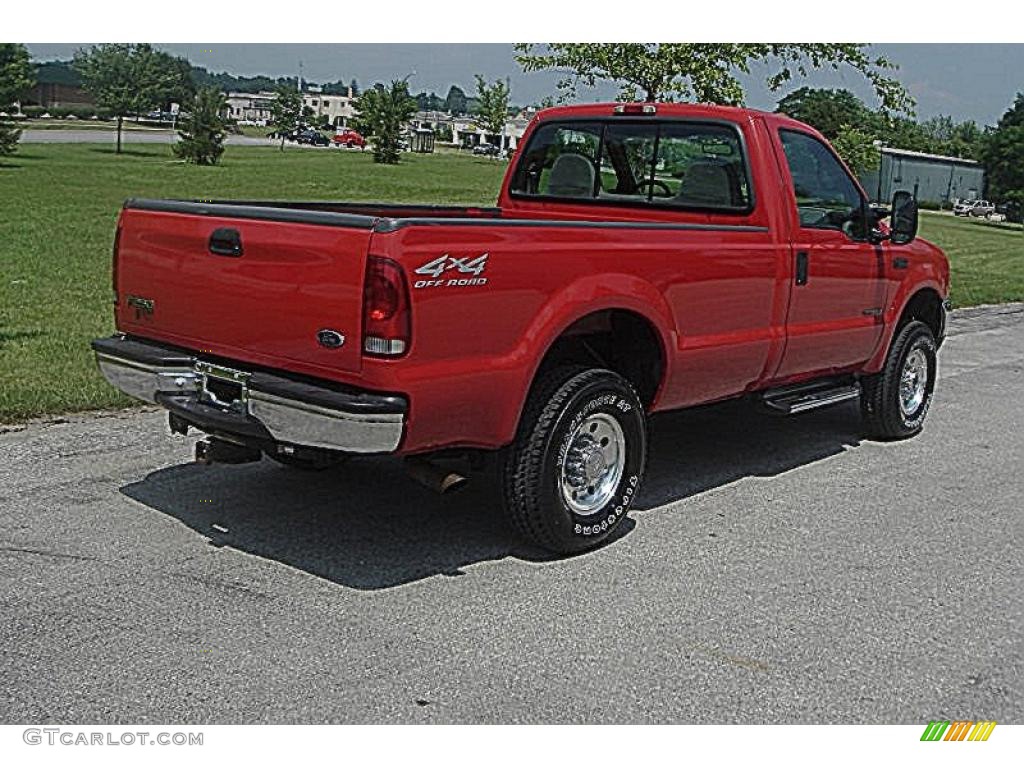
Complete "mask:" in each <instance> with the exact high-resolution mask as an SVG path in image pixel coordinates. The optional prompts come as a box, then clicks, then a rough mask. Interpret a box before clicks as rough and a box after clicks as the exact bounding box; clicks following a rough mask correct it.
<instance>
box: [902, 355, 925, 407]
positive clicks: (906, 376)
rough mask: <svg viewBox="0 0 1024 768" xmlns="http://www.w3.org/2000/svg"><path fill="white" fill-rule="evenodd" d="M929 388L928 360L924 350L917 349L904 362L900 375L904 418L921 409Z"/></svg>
mask: <svg viewBox="0 0 1024 768" xmlns="http://www.w3.org/2000/svg"><path fill="white" fill-rule="evenodd" d="M927 387H928V358H927V357H926V356H925V354H924V352H923V351H922V350H920V349H915V350H913V351H912V352H911V353H910V354H909V355H907V359H906V360H904V361H903V372H902V373H901V374H900V410H901V411H902V412H903V415H904V416H910V415H911V414H913V413H915V412H916V411H917V409H918V408H920V407H921V404H922V403H923V402H924V398H925V393H926V391H927Z"/></svg>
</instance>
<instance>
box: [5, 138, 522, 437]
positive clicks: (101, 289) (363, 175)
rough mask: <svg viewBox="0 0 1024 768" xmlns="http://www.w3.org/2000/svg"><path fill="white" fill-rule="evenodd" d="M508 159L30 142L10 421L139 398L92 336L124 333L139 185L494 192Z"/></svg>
mask: <svg viewBox="0 0 1024 768" xmlns="http://www.w3.org/2000/svg"><path fill="white" fill-rule="evenodd" d="M504 169H505V164H504V163H498V162H495V161H493V160H489V159H482V158H476V159H474V158H472V157H470V156H466V155H461V156H460V155H454V154H446V155H435V156H429V155H403V156H402V163H401V164H400V165H398V166H379V165H374V164H373V162H372V158H371V155H370V153H369V152H365V153H363V152H344V151H340V150H338V151H333V150H331V151H327V150H309V149H299V148H296V147H289V148H286V149H285V151H284V152H280V151H279V150H277V149H276V148H270V147H267V148H264V147H228V148H227V151H226V152H225V154H224V158H223V160H222V164H221V165H220V166H217V167H214V168H199V167H196V166H189V165H184V164H182V163H179V162H177V161H175V160H174V159H173V158H172V157H171V156H170V152H169V151H168V148H167V147H165V146H163V145H152V146H151V145H145V144H132V145H129V149H128V150H127V151H126V152H125V153H124V154H123V155H121V156H118V155H115V154H114V153H113V148H112V147H107V146H104V145H99V144H28V145H23V146H22V147H21V148H20V149H19V151H18V153H17V154H16V155H14V156H13V157H10V158H8V159H7V160H6V162H5V163H0V423H10V422H13V421H16V420H19V419H23V418H26V417H30V416H36V415H40V414H46V413H56V412H62V411H75V410H83V409H89V408H104V407H113V406H121V405H126V404H128V403H129V400H128V399H127V398H124V397H122V396H121V395H119V394H118V393H116V392H115V391H114V390H113V389H112V388H111V387H110V386H109V385H108V384H107V383H106V382H105V381H103V379H102V378H101V377H100V376H99V374H98V373H97V371H96V367H95V363H94V362H93V358H92V353H91V352H90V351H89V341H90V340H91V339H93V338H96V337H97V336H103V335H107V334H110V333H112V332H113V318H112V312H111V309H112V308H111V306H110V295H111V285H110V250H111V244H112V242H113V235H114V226H115V223H116V221H117V215H118V213H119V211H120V208H121V203H122V202H124V200H125V198H128V197H182V198H221V199H245V198H249V199H292V200H380V201H389V200H394V201H402V202H424V203H465V204H475V205H479V204H490V205H493V204H494V200H495V199H496V197H497V192H498V189H499V187H500V185H501V176H502V173H503V171H504Z"/></svg>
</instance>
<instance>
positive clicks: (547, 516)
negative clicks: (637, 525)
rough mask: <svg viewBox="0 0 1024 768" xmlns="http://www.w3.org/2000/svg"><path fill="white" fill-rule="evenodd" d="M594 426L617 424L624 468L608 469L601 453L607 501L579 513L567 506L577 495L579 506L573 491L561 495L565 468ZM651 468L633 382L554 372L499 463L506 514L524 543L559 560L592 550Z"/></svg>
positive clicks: (588, 372) (603, 374) (536, 392)
mask: <svg viewBox="0 0 1024 768" xmlns="http://www.w3.org/2000/svg"><path fill="white" fill-rule="evenodd" d="M595 419H596V420H600V421H602V423H604V424H607V425H608V426H609V428H611V429H615V428H616V425H617V428H618V430H619V431H620V434H621V435H622V443H623V445H621V446H620V447H619V448H618V451H619V452H620V453H616V455H617V456H621V457H622V461H621V462H619V461H614V462H613V464H605V463H604V462H605V454H604V452H603V451H602V455H601V457H600V459H598V461H597V464H598V466H599V469H600V468H601V467H603V468H605V470H600V471H608V472H610V474H608V475H604V474H602V477H607V478H608V480H607V483H608V489H609V490H608V493H607V502H606V503H601V504H600V506H596V507H595V508H594V509H592V510H588V511H587V512H586V513H585V514H580V513H579V512H578V511H577V510H574V509H573V508H572V507H570V504H569V501H567V499H566V494H567V493H572V497H573V500H575V491H566V492H563V468H564V467H566V466H568V464H567V460H568V459H569V451H570V449H573V450H576V451H577V453H578V455H582V454H580V453H579V451H580V450H582V449H581V448H580V445H585V443H586V440H584V439H583V438H582V437H581V435H582V432H581V431H580V430H582V429H583V428H584V425H585V424H590V425H591V426H593V423H594V421H595ZM612 422H614V424H612ZM598 434H600V433H598ZM581 440H583V443H581V442H580V441H581ZM591 442H592V443H593V447H590V446H588V447H587V448H586V450H588V451H591V452H593V450H594V449H595V448H596V447H597V443H596V442H594V441H591ZM617 442H618V441H616V444H617ZM604 444H605V443H602V445H604ZM646 462H647V420H646V416H645V414H644V408H643V405H642V403H641V402H640V399H639V398H638V397H637V394H636V392H635V391H634V390H633V387H632V386H630V384H629V382H628V381H626V380H625V379H624V378H622V377H621V376H619V375H618V374H617V373H614V372H613V371H608V370H603V369H587V368H582V367H577V366H572V367H563V368H558V369H555V370H552V371H550V372H548V373H547V374H545V375H543V376H542V378H541V379H539V380H538V382H537V383H536V384H535V385H534V387H533V388H532V390H531V393H530V396H529V398H528V400H527V403H526V408H525V410H524V412H523V417H522V420H521V422H520V425H519V431H518V434H517V435H516V439H515V442H514V443H513V444H512V445H511V446H510V447H509V448H508V449H507V450H506V451H505V455H504V457H503V461H502V462H501V476H502V492H503V500H504V505H505V510H506V514H507V515H508V517H509V519H510V520H511V522H512V524H513V526H514V527H515V528H516V529H517V530H518V532H519V533H520V534H522V536H523V537H525V538H526V539H528V540H529V541H531V542H532V543H534V544H536V545H537V546H539V547H542V548H543V549H546V550H549V551H551V552H554V553H557V554H573V553H576V552H582V551H584V550H587V549H591V548H593V547H596V546H598V545H599V544H601V543H602V542H604V541H606V540H607V539H608V538H609V537H610V536H611V535H612V534H613V533H614V532H615V530H616V529H617V528H618V527H619V526H620V525H621V524H622V521H623V520H624V519H625V517H626V514H627V513H628V512H629V508H630V506H631V505H632V503H633V500H634V499H635V498H636V494H637V491H638V490H639V488H640V482H641V480H642V479H643V474H644V469H645V466H646ZM569 463H571V462H569ZM582 463H583V462H580V464H577V467H579V466H581V464H582ZM586 463H587V464H588V465H589V461H588V462H586ZM620 465H621V472H620V473H618V479H617V481H616V480H615V475H616V472H617V470H616V469H611V470H607V467H609V466H614V467H618V466H620ZM581 471H582V470H581ZM586 472H587V473H589V472H590V468H589V466H588V468H587V469H586ZM587 476H588V477H589V474H588V475H587ZM602 482H603V481H602ZM595 485H598V483H595ZM611 489H614V490H611ZM581 493H582V491H581ZM601 498H604V495H603V494H601V493H598V494H597V498H595V499H594V501H595V503H597V502H599V501H600V499H601ZM573 503H576V502H575V501H573Z"/></svg>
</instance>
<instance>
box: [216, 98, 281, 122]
mask: <svg viewBox="0 0 1024 768" xmlns="http://www.w3.org/2000/svg"><path fill="white" fill-rule="evenodd" d="M275 98H277V97H276V95H275V94H274V93H273V92H272V91H260V92H259V93H229V94H228V95H227V97H226V99H225V101H227V105H228V109H227V116H228V117H229V118H231V119H233V120H237V121H238V122H240V123H255V124H256V125H266V124H267V122H268V121H269V120H270V114H271V107H272V106H273V104H274V99H275Z"/></svg>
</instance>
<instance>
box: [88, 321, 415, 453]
mask: <svg viewBox="0 0 1024 768" xmlns="http://www.w3.org/2000/svg"><path fill="white" fill-rule="evenodd" d="M92 346H93V349H94V350H95V352H96V362H97V364H98V366H99V369H100V372H101V373H102V374H103V376H104V378H106V380H107V381H108V382H110V383H111V384H112V385H113V386H114V387H116V388H118V389H120V390H121V391H122V392H124V393H125V394H128V395H131V396H132V397H135V398H138V399H140V400H144V401H146V402H149V403H155V404H158V405H162V406H163V407H165V408H167V409H168V410H170V411H171V412H172V413H174V414H176V415H177V416H179V417H181V418H182V419H184V420H185V421H186V422H188V423H189V424H191V425H192V426H195V427H196V428H198V429H200V430H203V431H207V432H210V433H217V434H222V435H224V434H226V435H232V434H235V435H238V436H240V437H244V438H246V439H248V440H250V441H258V442H272V443H287V444H293V445H299V446H308V447H310V448H323V449H328V450H334V451H345V452H350V453H390V452H391V451H394V450H395V449H396V448H398V446H399V444H400V443H401V440H402V430H403V426H404V422H405V414H406V411H407V409H408V404H407V402H406V400H405V398H404V397H401V396H399V395H384V394H377V393H371V392H366V391H363V390H358V389H355V388H352V387H345V386H342V385H337V384H332V383H330V382H323V383H320V382H311V381H309V380H306V379H298V378H293V377H291V376H282V375H278V374H275V373H268V372H264V371H247V370H245V369H244V367H236V366H235V365H234V364H232V367H231V368H227V367H224V366H222V365H219V364H211V363H209V362H206V361H203V360H200V359H198V358H197V357H195V356H193V355H192V354H190V353H189V352H187V351H183V350H177V349H173V348H170V347H164V346H161V345H157V344H153V343H151V342H146V341H142V340H139V339H131V338H126V337H121V336H114V337H111V338H108V339H97V340H96V341H94V342H93V343H92ZM211 381H212V382H215V385H214V386H210V382H211ZM225 388H226V389H227V391H228V392H229V393H230V394H228V395H225Z"/></svg>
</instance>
